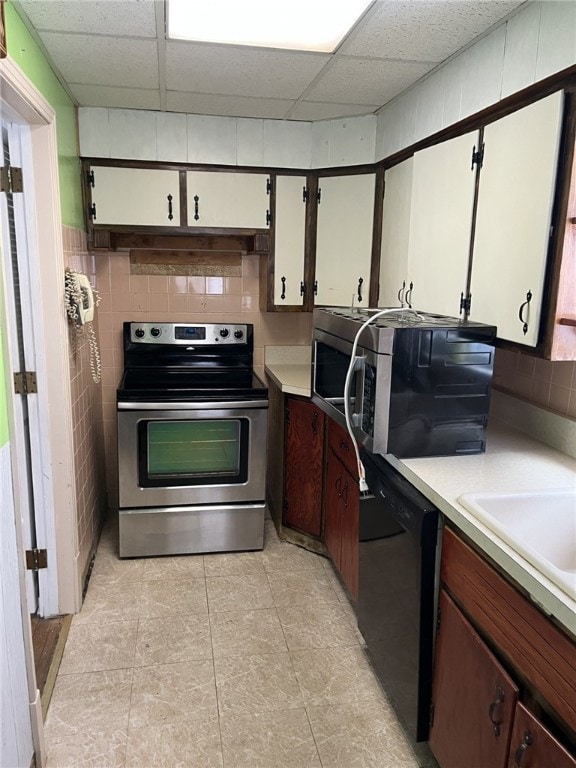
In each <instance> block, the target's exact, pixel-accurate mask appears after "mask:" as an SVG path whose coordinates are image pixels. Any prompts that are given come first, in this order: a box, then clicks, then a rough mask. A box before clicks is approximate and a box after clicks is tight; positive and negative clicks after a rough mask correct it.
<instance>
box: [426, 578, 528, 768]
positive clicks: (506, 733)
mask: <svg viewBox="0 0 576 768" xmlns="http://www.w3.org/2000/svg"><path fill="white" fill-rule="evenodd" d="M439 611H440V618H439V629H438V634H437V641H436V642H437V645H436V659H435V668H434V686H433V691H434V693H433V702H432V707H433V710H432V718H431V720H432V723H431V728H430V747H431V749H432V751H433V752H434V755H435V756H436V759H437V760H438V762H439V763H440V765H441V766H442V768H463V766H469V768H481V767H482V766H486V768H487V767H488V766H490V768H506V766H507V763H508V749H509V744H510V735H511V731H512V722H513V717H514V707H515V704H516V700H517V698H518V688H517V687H516V685H514V682H513V681H512V680H511V679H510V677H509V676H508V675H507V674H506V672H505V671H504V669H503V668H502V666H501V665H500V664H499V663H498V661H497V660H496V658H495V657H494V656H493V654H492V653H490V651H489V650H488V648H487V646H486V645H485V644H484V643H483V641H482V640H481V639H480V637H479V636H478V634H477V633H476V632H475V630H474V629H473V627H472V626H471V624H470V623H469V622H468V621H467V620H466V619H465V618H464V616H463V615H462V613H461V612H460V611H459V610H458V608H457V607H456V606H455V604H454V603H453V601H452V600H451V599H450V598H449V597H448V595H447V594H446V592H444V591H442V592H441V593H440V604H439Z"/></svg>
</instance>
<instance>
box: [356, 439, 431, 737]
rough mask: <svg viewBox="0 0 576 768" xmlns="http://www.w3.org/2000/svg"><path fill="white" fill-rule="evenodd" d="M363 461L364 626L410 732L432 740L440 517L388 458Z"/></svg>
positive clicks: (361, 617)
mask: <svg viewBox="0 0 576 768" xmlns="http://www.w3.org/2000/svg"><path fill="white" fill-rule="evenodd" d="M362 462H363V464H364V467H365V470H366V480H367V483H368V487H369V489H370V491H371V492H372V494H373V496H374V498H371V499H370V498H368V499H367V500H366V501H365V502H364V501H362V500H361V502H360V521H359V522H360V528H359V531H360V536H359V538H360V542H359V585H358V603H357V609H358V628H359V629H360V631H361V633H362V635H363V636H364V639H365V641H366V650H367V654H368V657H369V659H370V661H371V663H372V666H373V668H374V670H375V672H376V675H377V676H378V679H379V680H380V683H381V685H382V687H383V689H384V691H385V692H386V695H387V697H388V699H389V700H390V703H391V704H392V706H393V707H394V710H395V711H396V714H397V715H398V718H399V719H400V721H401V722H402V724H403V726H404V728H405V729H406V732H407V734H408V736H409V737H410V738H411V739H413V740H414V741H416V742H418V741H426V740H427V738H428V728H429V720H430V699H431V689H432V664H433V643H434V624H435V601H436V593H437V589H436V581H437V568H436V562H437V559H436V549H437V542H438V529H439V520H440V517H439V513H438V510H437V509H436V507H435V506H434V505H433V504H432V503H431V502H430V501H428V499H426V498H425V497H424V496H423V495H422V494H421V493H419V492H418V491H417V490H416V489H415V488H414V487H413V486H412V485H411V484H410V483H409V482H408V481H407V480H406V479H405V478H404V477H402V476H401V475H400V474H399V473H398V472H397V471H396V470H395V469H393V468H392V467H391V466H390V464H389V463H388V462H387V461H386V460H385V459H384V458H383V457H382V456H379V455H374V454H369V453H367V452H365V451H362Z"/></svg>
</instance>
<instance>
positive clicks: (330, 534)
mask: <svg viewBox="0 0 576 768" xmlns="http://www.w3.org/2000/svg"><path fill="white" fill-rule="evenodd" d="M345 474H346V470H345V469H344V467H343V465H342V463H341V462H340V461H338V459H337V458H336V456H335V455H334V452H333V451H332V450H330V449H329V450H328V455H327V466H326V485H325V487H324V546H325V547H326V549H327V550H328V553H329V554H330V557H331V558H332V561H333V562H334V565H335V566H336V567H337V568H338V570H340V554H341V551H342V514H341V506H340V504H341V496H340V493H341V488H342V483H343V482H344V475H345Z"/></svg>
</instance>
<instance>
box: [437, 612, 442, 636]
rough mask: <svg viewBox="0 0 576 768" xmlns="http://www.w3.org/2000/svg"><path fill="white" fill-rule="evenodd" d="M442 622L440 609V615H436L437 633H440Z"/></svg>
mask: <svg viewBox="0 0 576 768" xmlns="http://www.w3.org/2000/svg"><path fill="white" fill-rule="evenodd" d="M441 620H442V612H441V611H440V608H438V614H437V615H436V632H440V622H441Z"/></svg>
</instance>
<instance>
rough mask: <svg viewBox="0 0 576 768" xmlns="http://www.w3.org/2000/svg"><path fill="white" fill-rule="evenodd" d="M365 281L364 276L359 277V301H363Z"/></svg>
mask: <svg viewBox="0 0 576 768" xmlns="http://www.w3.org/2000/svg"><path fill="white" fill-rule="evenodd" d="M363 282H364V278H363V277H359V278H358V301H362V283H363Z"/></svg>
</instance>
